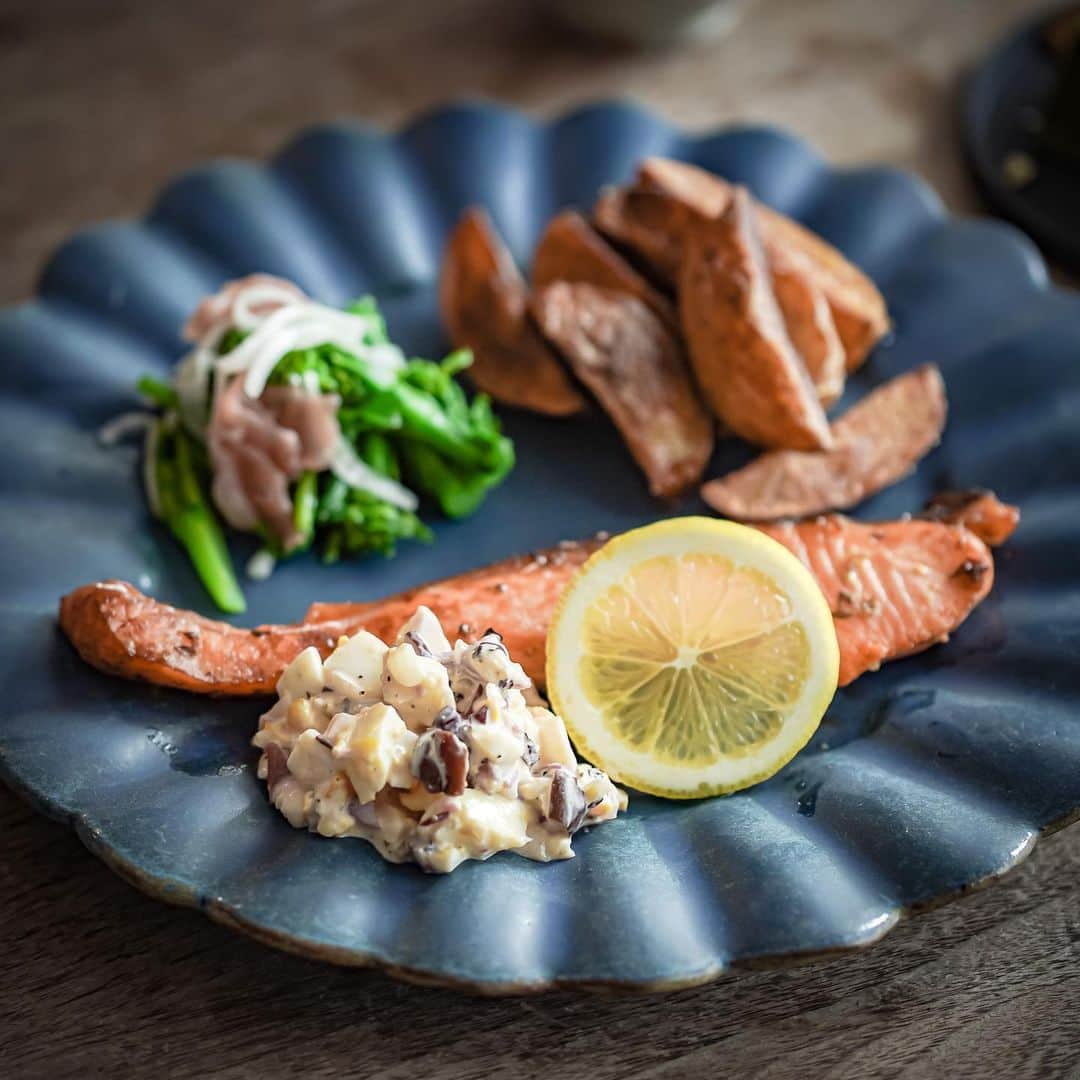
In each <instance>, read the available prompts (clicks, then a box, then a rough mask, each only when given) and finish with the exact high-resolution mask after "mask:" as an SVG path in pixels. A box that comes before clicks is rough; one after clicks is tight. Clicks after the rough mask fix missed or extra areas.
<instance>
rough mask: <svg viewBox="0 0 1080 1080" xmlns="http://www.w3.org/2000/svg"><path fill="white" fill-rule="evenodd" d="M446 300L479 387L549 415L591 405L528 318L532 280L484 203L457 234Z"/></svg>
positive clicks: (447, 262) (447, 266)
mask: <svg viewBox="0 0 1080 1080" xmlns="http://www.w3.org/2000/svg"><path fill="white" fill-rule="evenodd" d="M439 304H440V307H441V309H442V317H443V322H444V324H445V326H446V329H447V332H448V333H449V335H450V339H451V341H453V343H454V345H455V346H456V347H457V348H469V349H472V351H473V364H472V367H471V368H469V375H470V377H471V378H472V381H473V382H474V383H475V384H476V386H477V388H478V389H479V390H482V391H484V392H485V393H487V394H490V395H491V397H492V398H494V399H495V400H496V401H499V402H501V403H503V404H504V405H514V406H517V407H519V408H523V409H531V410H533V411H534V412H539V413H546V414H548V415H549V416H569V415H572V414H574V413H578V412H581V411H582V409H584V408H585V406H586V402H585V398H584V397H583V396H582V394H581V392H580V391H579V390H578V389H577V387H576V386H574V383H573V381H572V380H571V378H570V376H569V375H568V374H567V372H566V370H565V369H564V368H563V366H562V365H561V364H560V363H559V361H558V360H557V359H556V358H555V356H554V354H553V353H552V352H551V350H550V349H549V348H548V347H547V346H546V345H545V344H544V342H543V340H542V339H541V337H540V335H539V334H538V333H537V331H536V327H534V326H533V325H532V323H531V322H530V321H529V316H528V292H527V290H526V288H525V282H524V281H523V280H522V277H521V275H520V274H519V273H518V270H517V267H516V266H515V265H514V260H513V258H512V257H511V255H510V252H509V251H507V250H506V247H505V245H504V244H503V242H502V241H501V240H500V238H499V236H498V234H497V233H496V232H495V227H494V225H492V223H491V219H490V218H489V217H488V215H487V214H486V213H485V211H483V210H482V209H480V208H479V207H472V208H471V209H469V210H467V211H466V212H465V213H464V214H463V215H462V217H461V220H460V221H459V222H458V223H457V225H456V227H455V228H454V231H453V233H452V234H451V236H450V241H449V243H448V244H447V248H446V254H445V256H444V258H443V265H442V275H441V278H440V281H439Z"/></svg>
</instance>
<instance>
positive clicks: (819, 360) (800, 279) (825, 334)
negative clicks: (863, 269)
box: [769, 251, 847, 409]
mask: <svg viewBox="0 0 1080 1080" xmlns="http://www.w3.org/2000/svg"><path fill="white" fill-rule="evenodd" d="M769 274H770V276H771V278H772V287H773V292H774V293H775V294H776V302H777V304H778V305H779V306H780V314H781V315H783V317H784V325H785V326H786V327H787V332H788V336H789V337H790V338H791V343H792V344H793V345H794V346H795V351H796V352H797V353H798V354H799V355H800V356H801V357H802V360H803V363H804V364H805V365H806V371H807V374H809V376H810V381H811V382H812V383H813V384H814V389H815V390H817V396H818V400H819V401H820V402H821V404H822V407H823V408H826V409H827V408H828V407H829V406H830V405H832V404H833V403H834V402H835V401H837V400H838V399H839V398H840V395H841V394H842V393H843V392H844V381H845V376H846V373H847V367H846V364H845V356H844V346H843V343H842V342H841V341H840V335H839V334H838V333H837V332H836V323H835V322H834V321H833V315H832V311H831V310H830V309H829V304H828V301H827V300H826V299H825V294H824V293H823V292H822V291H821V289H819V288H818V286H817V285H816V284H815V282H814V279H813V278H812V277H811V276H810V274H808V273H807V272H806V269H805V267H804V266H803V265H801V263H800V262H799V261H798V260H797V259H796V258H795V257H794V256H789V255H786V254H781V253H779V252H776V251H774V252H772V258H771V259H770V260H769Z"/></svg>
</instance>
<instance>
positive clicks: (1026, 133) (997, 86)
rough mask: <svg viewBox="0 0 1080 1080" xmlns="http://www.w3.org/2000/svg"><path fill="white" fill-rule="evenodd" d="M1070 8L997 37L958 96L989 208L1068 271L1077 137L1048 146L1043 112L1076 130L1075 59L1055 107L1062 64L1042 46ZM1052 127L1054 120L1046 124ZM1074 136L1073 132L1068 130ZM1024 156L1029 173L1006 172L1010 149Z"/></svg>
mask: <svg viewBox="0 0 1080 1080" xmlns="http://www.w3.org/2000/svg"><path fill="white" fill-rule="evenodd" d="M1070 11H1071V15H1072V18H1073V19H1074V20H1080V9H1077V5H1075V4H1072V5H1069V6H1068V7H1067V8H1066V9H1065V11H1062V10H1061V9H1051V10H1050V11H1048V12H1043V13H1042V14H1040V15H1039V16H1038V17H1037V18H1035V19H1033V20H1032V21H1031V22H1028V23H1026V24H1025V25H1023V26H1021V27H1020V28H1019V29H1018V30H1016V31H1014V32H1013V33H1011V34H1010V35H1009V36H1008V37H1007V38H1005V39H1004V40H1003V41H1001V42H1000V43H999V44H998V45H997V46H995V48H994V49H993V51H992V52H991V53H990V55H989V56H987V58H986V59H985V60H984V61H983V62H982V64H980V66H979V68H978V70H977V71H976V72H975V73H974V74H973V75H972V77H971V80H970V82H969V85H968V88H967V95H966V100H965V103H964V117H963V124H964V140H965V144H966V148H967V156H968V161H969V162H970V164H971V168H972V170H973V172H974V174H975V179H976V180H977V181H978V184H979V187H980V189H981V190H982V193H983V195H985V196H986V199H987V201H988V202H989V203H990V205H991V206H993V208H994V209H995V210H996V211H998V212H999V213H1001V214H1004V215H1005V216H1006V217H1008V218H1010V219H1011V220H1012V221H1015V222H1016V223H1017V224H1018V225H1019V226H1020V227H1021V228H1023V229H1024V230H1025V231H1026V232H1027V233H1029V234H1030V235H1031V236H1033V237H1034V238H1035V239H1036V240H1037V241H1038V243H1039V245H1040V246H1041V247H1042V248H1043V249H1044V250H1045V251H1047V252H1049V253H1050V254H1051V256H1052V257H1053V258H1055V259H1059V260H1060V261H1061V262H1063V263H1065V264H1066V265H1067V266H1068V267H1069V268H1070V269H1071V270H1073V271H1074V272H1078V271H1080V198H1078V197H1077V192H1078V191H1080V156H1078V154H1080V145H1078V146H1074V147H1073V150H1072V154H1071V155H1067V156H1064V157H1063V156H1062V155H1061V154H1060V153H1058V154H1055V153H1053V152H1052V151H1051V152H1048V149H1047V146H1046V143H1047V141H1048V135H1047V113H1048V112H1050V113H1051V114H1053V113H1055V112H1057V113H1058V114H1059V115H1060V117H1061V119H1060V120H1059V121H1058V123H1060V124H1061V125H1062V126H1065V127H1070V128H1071V129H1072V131H1073V132H1075V131H1076V130H1077V121H1076V105H1075V100H1076V96H1077V89H1076V86H1077V81H1078V80H1080V59H1076V60H1074V61H1073V72H1074V74H1073V75H1072V76H1071V85H1072V87H1073V89H1072V92H1071V94H1069V95H1068V96H1063V97H1062V99H1061V100H1060V102H1059V103H1058V104H1057V105H1056V107H1055V106H1054V105H1053V104H1052V102H1053V101H1054V98H1055V95H1056V94H1057V93H1061V91H1060V90H1059V89H1058V87H1059V86H1060V85H1061V83H1060V80H1061V79H1062V64H1061V61H1060V60H1058V59H1056V58H1055V57H1054V55H1053V53H1052V51H1051V49H1050V47H1049V46H1048V43H1047V35H1048V28H1050V27H1052V26H1053V25H1054V24H1055V23H1061V22H1062V21H1063V20H1064V18H1065V17H1066V15H1067V13H1068V12H1070ZM1051 127H1053V125H1051ZM1071 140H1072V142H1073V143H1076V135H1075V134H1073V135H1072V136H1071ZM1018 156H1019V157H1020V158H1022V159H1024V160H1025V161H1028V162H1030V163H1031V166H1030V168H1031V175H1030V177H1028V176H1024V177H1023V178H1022V179H1020V180H1016V179H1010V173H1009V168H1008V164H1009V162H1010V160H1014V159H1016V158H1017V157H1018Z"/></svg>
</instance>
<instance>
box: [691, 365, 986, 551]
mask: <svg viewBox="0 0 1080 1080" xmlns="http://www.w3.org/2000/svg"><path fill="white" fill-rule="evenodd" d="M947 411H948V404H947V401H946V397H945V383H944V381H943V380H942V378H941V373H940V372H939V371H938V369H937V368H936V367H934V366H933V365H932V364H927V365H925V366H923V367H920V368H916V369H915V370H914V371H909V372H906V373H905V374H903V375H900V376H897V378H895V379H891V380H890V381H889V382H887V383H885V384H884V385H882V386H879V387H878V388H877V389H876V390H874V391H873V392H872V393H870V394H867V396H866V397H864V398H863V399H862V401H860V402H859V403H858V404H857V405H854V406H852V408H850V409H848V411H847V412H846V413H844V415H843V416H841V417H840V419H839V420H837V421H836V423H835V424H833V446H832V449H831V450H829V451H828V452H827V453H813V454H806V453H800V452H798V451H792V450H785V451H775V452H772V453H768V454H762V455H761V457H759V458H757V459H756V460H755V461H752V462H750V464H749V465H746V466H744V467H743V468H741V469H736V470H735V471H734V472H731V473H728V474H727V476H722V477H720V478H719V479H717V480H710V481H709V482H708V483H707V484H706V485H705V486H704V487H703V488H702V489H701V496H702V498H703V499H704V500H705V501H706V502H707V503H708V504H709V506H711V507H712V508H713V509H714V510H715V511H717V513H720V514H723V515H724V516H725V517H730V518H735V519H736V520H738V521H773V520H776V519H778V518H799V517H810V516H813V515H815V514H823V513H825V511H827V510H843V509H846V508H848V507H851V506H854V505H855V504H856V503H859V502H861V501H862V500H863V499H865V498H866V497H867V496H869V495H873V494H874V492H876V491H880V490H881V489H882V488H885V487H888V486H889V485H890V484H895V483H896V481H897V480H900V479H901V478H902V477H904V476H906V475H907V474H908V473H909V472H911V470H912V469H913V468H915V466H916V465H917V464H918V462H919V461H920V460H921V459H922V458H923V457H924V456H925V455H926V454H927V453H928V452H929V451H930V450H931V449H932V448H933V447H935V446H936V445H937V444H938V441H939V440H940V438H941V433H942V431H943V430H944V428H945V415H946V412H947ZM1001 531H1002V532H1004V529H1003V528H1002V529H1001ZM980 535H982V534H981V533H980Z"/></svg>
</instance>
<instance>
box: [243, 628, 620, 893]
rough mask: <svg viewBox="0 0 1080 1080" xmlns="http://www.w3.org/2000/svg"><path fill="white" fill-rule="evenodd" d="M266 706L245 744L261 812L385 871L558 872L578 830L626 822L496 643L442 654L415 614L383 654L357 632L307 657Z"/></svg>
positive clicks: (446, 648) (435, 633) (489, 639)
mask: <svg viewBox="0 0 1080 1080" xmlns="http://www.w3.org/2000/svg"><path fill="white" fill-rule="evenodd" d="M277 692H278V701H277V703H276V704H275V705H274V706H273V708H271V709H270V710H269V711H268V712H266V713H265V714H264V715H263V716H262V717H261V719H260V722H259V730H258V733H257V734H256V735H255V737H254V739H253V740H252V741H253V743H254V745H255V746H257V747H258V748H259V749H260V750H262V751H263V754H262V757H261V758H260V760H259V776H260V777H261V778H263V779H265V780H266V782H267V787H268V790H269V794H270V799H271V801H272V802H273V803H274V805H275V806H276V807H277V808H278V810H280V811H281V813H282V814H284V816H285V817H286V818H287V819H288V820H289V822H290V824H292V825H294V826H296V827H297V828H307V829H310V830H312V831H313V832H318V833H321V834H322V835H323V836H353V837H358V838H360V839H363V840H367V841H368V842H369V843H371V844H372V845H374V847H375V848H376V849H377V850H378V852H379V853H380V854H381V855H382V856H383V858H385V859H388V860H389V861H390V862H410V861H413V862H416V863H418V864H419V865H420V866H421V867H422V868H423V869H424V870H426V871H429V872H431V873H448V872H449V871H451V870H453V869H454V868H455V867H456V866H458V865H460V864H461V863H462V862H464V861H465V860H466V859H486V858H488V857H489V856H491V855H494V854H495V853H496V852H498V851H513V852H515V853H516V854H518V855H524V856H525V857H526V858H528V859H536V860H539V861H541V862H548V861H550V860H552V859H569V858H572V857H573V854H574V853H573V850H572V849H571V846H570V842H571V838H572V837H573V835H574V833H575V832H577V831H578V829H581V828H583V827H585V826H589V825H596V824H599V823H600V822H603V821H611V820H612V819H613V818H614V817H615V815H616V814H617V813H618V812H619V811H620V810H625V809H626V794H625V792H623V791H620V790H619V789H618V788H616V787H615V785H614V784H613V783H612V782H611V780H610V779H609V778H608V776H607V775H606V774H605V773H603V772H602V771H601V770H599V769H596V768H593V767H592V766H591V765H584V764H580V763H579V762H578V761H577V758H576V757H575V756H574V751H573V749H572V747H571V745H570V740H569V738H568V737H567V734H566V728H565V726H564V725H563V722H562V720H561V719H560V718H559V717H557V716H556V715H555V714H554V713H552V712H551V711H549V710H548V709H546V708H544V707H543V705H542V704H541V703H540V698H539V697H538V695H537V694H536V692H535V690H534V689H533V688H532V683H531V682H530V680H529V678H528V676H527V675H526V674H525V672H524V671H523V670H522V668H521V666H520V665H518V664H516V663H514V661H513V660H512V659H511V658H510V655H509V653H508V652H507V650H506V647H505V646H504V645H503V642H502V639H501V638H500V637H499V635H498V634H497V633H495V631H493V630H491V631H488V632H487V633H486V634H484V636H483V637H482V638H480V640H479V641H477V642H475V643H474V644H471V645H470V644H468V643H466V642H464V641H460V640H459V641H457V642H455V643H454V645H453V646H451V645H450V642H449V641H448V640H447V638H446V635H445V633H444V632H443V629H442V626H441V625H440V624H439V621H438V619H437V618H436V617H435V615H434V614H433V613H432V612H431V611H430V610H429V609H428V608H425V607H420V608H418V609H417V610H416V612H415V613H414V614H413V616H412V617H411V618H410V619H409V620H408V622H407V623H406V624H405V626H404V627H402V630H401V633H400V634H399V635H398V639H397V642H396V643H395V644H394V645H391V646H387V645H386V644H384V643H383V642H382V641H380V640H379V639H378V638H377V637H374V636H373V635H372V634H369V633H366V632H364V631H361V632H360V633H358V634H355V635H353V636H352V637H349V638H342V639H341V641H340V642H339V643H338V646H337V648H336V649H335V650H334V652H333V653H332V654H331V655H330V656H329V657H327V659H326V660H325V661H323V660H322V659H320V657H319V653H318V651H317V650H315V649H314V648H308V649H305V650H304V651H303V652H302V653H300V655H299V656H297V657H296V659H295V660H294V661H293V662H292V663H291V664H290V665H289V667H288V668H287V669H286V670H285V671H284V672H283V674H282V676H281V678H280V680H279V681H278V684H277Z"/></svg>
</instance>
